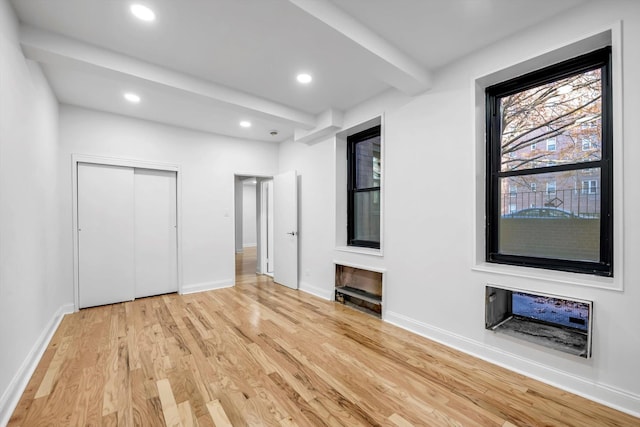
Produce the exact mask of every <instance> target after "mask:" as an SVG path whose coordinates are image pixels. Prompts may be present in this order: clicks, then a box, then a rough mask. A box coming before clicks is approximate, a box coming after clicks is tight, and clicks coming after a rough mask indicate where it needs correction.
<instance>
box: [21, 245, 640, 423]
mask: <svg viewBox="0 0 640 427" xmlns="http://www.w3.org/2000/svg"><path fill="white" fill-rule="evenodd" d="M252 256H253V257H254V258H253V259H251V257H252ZM9 425H10V426H29V427H31V426H38V427H39V426H66V425H72V426H76V425H78V426H80V425H91V426H99V425H121V426H134V425H148V426H162V425H170V426H180V425H182V426H196V425H199V426H214V425H215V426H254V425H268V426H279V425H280V426H294V425H300V426H323V425H329V426H370V425H384V426H410V425H416V426H418V425H422V426H440V425H443V426H445V425H446V426H458V425H459V426H483V427H485V426H512V425H517V426H526V425H529V426H547V425H548V426H565V425H566V426H580V427H584V426H639V425H640V419H637V418H633V417H631V416H629V415H626V414H623V413H620V412H617V411H615V410H612V409H609V408H606V407H604V406H602V405H599V404H596V403H593V402H590V401H588V400H586V399H583V398H580V397H578V396H575V395H572V394H570V393H567V392H564V391H561V390H558V389H555V388H553V387H550V386H547V385H544V384H542V383H540V382H537V381H534V380H531V379H529V378H526V377H524V376H521V375H518V374H515V373H512V372H509V371H506V370H504V369H501V368H499V367H496V366H494V365H491V364H489V363H486V362H483V361H481V360H478V359H475V358H473V357H470V356H468V355H465V354H462V353H460V352H458V351H455V350H452V349H450V348H447V347H445V346H442V345H439V344H437V343H434V342H432V341H429V340H427V339H424V338H421V337H418V336H416V335H414V334H412V333H410V332H407V331H404V330H402V329H399V328H396V327H394V326H392V325H389V324H385V323H384V322H382V321H380V320H378V319H375V318H373V317H370V316H368V315H366V314H364V313H361V312H359V311H356V310H353V309H350V308H348V307H345V306H342V305H339V304H336V303H333V302H328V301H324V300H321V299H318V298H315V297H313V296H310V295H308V294H305V293H303V292H297V291H293V290H290V289H288V288H285V287H283V286H279V285H276V284H274V283H273V282H272V281H271V280H270V279H269V278H267V277H264V276H256V275H255V255H251V253H245V254H242V255H239V256H238V285H237V286H236V287H234V288H228V289H222V290H217V291H211V292H204V293H199V294H192V295H184V296H179V295H175V294H172V295H164V296H158V297H151V298H144V299H140V300H136V301H133V302H127V303H122V304H115V305H111V306H104V307H97V308H91V309H86V310H81V311H80V312H78V313H74V314H71V315H67V316H65V318H64V319H63V321H62V323H61V325H60V327H59V328H58V330H57V332H56V334H55V336H54V337H53V339H52V341H51V343H50V345H49V347H48V349H47V351H46V352H45V354H44V357H43V358H42V360H41V362H40V364H39V366H38V368H37V370H36V372H35V374H34V375H33V377H32V379H31V381H30V383H29V385H28V387H27V389H26V391H25V392H24V394H23V396H22V399H21V401H20V403H19V405H18V407H17V409H16V411H15V413H14V415H13V417H12V419H11V421H10V423H9Z"/></svg>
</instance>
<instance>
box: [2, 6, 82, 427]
mask: <svg viewBox="0 0 640 427" xmlns="http://www.w3.org/2000/svg"><path fill="white" fill-rule="evenodd" d="M0 58H2V59H1V60H0V349H1V350H0V425H3V424H4V422H5V421H7V417H8V416H10V413H11V411H12V410H13V406H14V405H15V403H17V402H16V400H15V399H16V398H18V397H19V393H21V392H22V388H23V387H24V386H25V385H26V382H25V381H26V380H28V379H29V376H30V375H31V370H32V369H33V368H34V366H35V365H34V363H35V362H37V359H38V357H39V354H40V351H41V350H42V346H43V345H45V344H46V342H47V338H48V334H49V333H50V332H52V331H53V328H55V326H56V324H57V321H58V320H59V319H60V316H61V315H62V313H63V312H64V311H65V310H69V309H70V307H69V306H65V305H64V304H65V303H69V302H71V301H72V300H71V299H70V298H69V295H70V293H69V292H68V290H70V289H71V288H70V282H68V281H65V280H63V278H62V277H61V271H60V264H61V262H63V257H62V255H61V251H60V245H61V236H62V235H63V234H67V233H69V232H70V229H69V228H68V227H69V222H68V221H62V222H61V216H60V212H59V209H58V206H59V205H58V202H57V196H58V190H59V185H58V169H57V168H58V164H57V155H58V104H57V101H56V100H55V98H54V97H53V94H52V92H51V90H50V88H49V86H48V84H47V82H46V80H45V79H44V77H43V75H42V72H41V70H40V68H39V66H38V65H37V64H35V63H34V62H31V61H28V60H25V58H24V56H23V55H22V51H21V50H20V45H19V43H18V36H17V20H16V18H15V15H14V13H13V11H12V10H11V7H10V6H9V4H8V2H6V1H1V2H0ZM62 223H64V224H65V225H66V226H67V228H66V229H64V230H62V226H61V224H62Z"/></svg>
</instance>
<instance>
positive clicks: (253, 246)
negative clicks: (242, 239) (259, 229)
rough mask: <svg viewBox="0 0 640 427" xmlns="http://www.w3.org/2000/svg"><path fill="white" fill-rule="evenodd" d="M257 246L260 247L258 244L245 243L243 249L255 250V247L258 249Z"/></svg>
mask: <svg viewBox="0 0 640 427" xmlns="http://www.w3.org/2000/svg"><path fill="white" fill-rule="evenodd" d="M257 246H258V244H257V243H243V244H242V247H243V248H255V247H257Z"/></svg>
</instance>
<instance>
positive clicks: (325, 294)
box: [298, 281, 334, 301]
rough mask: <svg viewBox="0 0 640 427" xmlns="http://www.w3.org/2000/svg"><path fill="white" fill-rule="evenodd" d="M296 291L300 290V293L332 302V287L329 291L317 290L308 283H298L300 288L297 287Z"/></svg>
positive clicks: (317, 288)
mask: <svg viewBox="0 0 640 427" xmlns="http://www.w3.org/2000/svg"><path fill="white" fill-rule="evenodd" d="M298 289H299V290H301V291H302V292H306V293H308V294H311V295H315V296H317V297H319V298H322V299H326V300H329V301H333V297H334V289H333V287H332V288H331V289H324V288H319V287H317V286H313V285H310V284H309V283H306V282H303V281H300V286H299V287H298Z"/></svg>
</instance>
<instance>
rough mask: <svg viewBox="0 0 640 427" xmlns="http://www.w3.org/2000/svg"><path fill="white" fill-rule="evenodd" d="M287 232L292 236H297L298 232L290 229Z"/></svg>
mask: <svg viewBox="0 0 640 427" xmlns="http://www.w3.org/2000/svg"><path fill="white" fill-rule="evenodd" d="M287 234H291V235H292V236H295V235H296V234H297V233H296V232H295V231H290V232H288V233H287Z"/></svg>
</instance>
